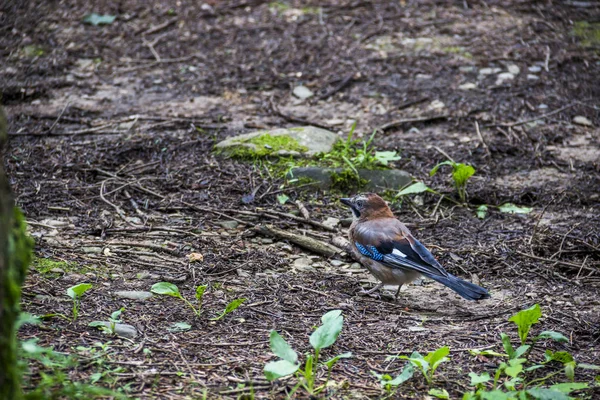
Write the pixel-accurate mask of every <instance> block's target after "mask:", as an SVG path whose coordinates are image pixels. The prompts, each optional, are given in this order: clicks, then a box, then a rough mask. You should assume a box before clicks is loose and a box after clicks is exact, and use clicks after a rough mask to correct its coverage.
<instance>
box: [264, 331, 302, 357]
mask: <svg viewBox="0 0 600 400" xmlns="http://www.w3.org/2000/svg"><path fill="white" fill-rule="evenodd" d="M269 342H270V344H271V351H272V352H273V354H275V355H276V356H277V357H279V358H282V359H284V360H286V361H289V362H290V363H292V364H296V363H297V362H298V353H296V352H295V351H294V349H292V347H291V346H290V345H289V344H288V342H286V341H285V339H284V338H282V337H281V335H279V333H277V331H276V330H272V331H271V334H270V335H269Z"/></svg>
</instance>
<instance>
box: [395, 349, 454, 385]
mask: <svg viewBox="0 0 600 400" xmlns="http://www.w3.org/2000/svg"><path fill="white" fill-rule="evenodd" d="M448 354H450V348H449V347H448V346H444V347H440V348H439V349H437V350H435V351H432V352H429V353H427V355H426V356H424V357H423V356H422V355H421V354H420V353H419V352H417V351H415V352H413V353H412V354H411V355H410V357H409V356H396V357H397V358H400V359H402V360H408V361H409V362H410V363H411V364H412V365H413V367H415V368H416V369H418V370H419V371H421V373H422V374H423V377H424V378H425V380H426V381H427V384H429V385H431V384H432V383H433V375H434V373H435V370H436V369H437V368H438V367H439V366H440V364H441V363H443V362H446V361H448V360H450V358H448V357H447V356H448Z"/></svg>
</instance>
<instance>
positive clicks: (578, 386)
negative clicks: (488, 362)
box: [463, 304, 600, 400]
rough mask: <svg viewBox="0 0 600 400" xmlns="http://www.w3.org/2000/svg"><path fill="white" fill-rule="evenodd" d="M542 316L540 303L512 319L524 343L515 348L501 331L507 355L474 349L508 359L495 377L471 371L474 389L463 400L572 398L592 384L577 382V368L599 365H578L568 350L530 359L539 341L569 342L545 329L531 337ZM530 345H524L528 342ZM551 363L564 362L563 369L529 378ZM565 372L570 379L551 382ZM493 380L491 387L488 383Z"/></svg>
mask: <svg viewBox="0 0 600 400" xmlns="http://www.w3.org/2000/svg"><path fill="white" fill-rule="evenodd" d="M541 316H542V311H541V308H540V306H539V305H538V304H534V305H533V306H532V307H530V308H527V309H525V310H521V311H519V312H518V313H516V314H515V315H513V316H511V317H510V318H509V321H511V322H513V323H514V324H515V325H516V326H517V332H518V336H519V340H520V342H521V345H520V346H519V347H517V348H516V349H515V348H514V347H513V345H512V343H511V339H510V337H509V336H508V335H507V334H505V333H501V334H500V338H501V341H502V346H503V347H504V350H505V352H506V354H502V353H497V352H493V351H487V350H486V351H482V352H474V351H472V352H471V353H472V354H475V355H484V356H495V357H502V358H506V361H502V362H501V363H500V364H499V365H498V368H497V369H496V371H495V373H494V376H493V378H492V377H491V376H490V374H489V373H488V372H484V373H482V374H480V375H479V374H476V373H474V372H471V373H469V376H470V378H471V386H474V387H475V391H470V392H467V393H465V394H464V396H463V400H488V399H493V400H495V399H507V400H508V399H519V400H521V399H523V400H527V399H540V400H545V399H550V400H554V399H557V400H563V399H565V400H566V399H570V398H571V397H569V394H570V393H571V392H574V391H577V390H583V389H587V388H588V387H589V385H588V384H587V383H585V382H574V380H575V369H576V368H582V369H595V370H600V367H598V366H596V365H590V364H583V363H581V364H577V362H576V361H575V359H574V358H573V356H572V355H571V354H570V353H569V352H567V351H552V350H550V349H548V350H546V352H545V360H544V361H543V362H541V363H535V362H532V361H531V360H530V358H529V354H530V353H531V350H532V349H533V347H534V346H535V344H536V343H537V342H538V341H540V340H545V339H550V340H553V341H557V342H568V339H567V338H566V337H565V336H564V335H563V334H561V333H559V332H554V331H543V332H541V333H540V334H539V335H537V336H535V337H533V338H530V336H529V333H530V331H531V327H532V326H533V325H534V324H537V323H538V322H539V319H540V317H541ZM528 339H529V341H530V342H531V344H525V343H526V342H527V341H528ZM551 363H559V364H562V367H563V368H562V370H560V369H559V370H554V371H552V372H550V373H548V374H546V375H544V376H542V377H541V378H534V379H532V378H530V375H531V373H532V372H533V371H536V370H540V369H542V368H546V367H547V365H549V364H551ZM563 372H564V376H565V377H566V378H567V379H568V380H569V382H564V383H552V382H551V380H552V379H553V378H554V377H556V376H558V375H560V374H561V373H563ZM490 382H491V390H488V385H489V384H490Z"/></svg>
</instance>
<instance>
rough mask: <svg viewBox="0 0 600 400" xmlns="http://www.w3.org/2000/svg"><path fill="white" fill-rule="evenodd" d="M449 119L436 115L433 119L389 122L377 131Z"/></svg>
mask: <svg viewBox="0 0 600 400" xmlns="http://www.w3.org/2000/svg"><path fill="white" fill-rule="evenodd" d="M447 118H448V115H435V116H432V117H420V118H406V119H399V120H396V121H392V122H388V123H387V124H383V125H381V126H380V127H379V128H377V129H378V130H380V131H386V130H388V129H391V128H395V127H397V126H400V125H404V124H411V123H415V122H429V121H435V120H438V119H447Z"/></svg>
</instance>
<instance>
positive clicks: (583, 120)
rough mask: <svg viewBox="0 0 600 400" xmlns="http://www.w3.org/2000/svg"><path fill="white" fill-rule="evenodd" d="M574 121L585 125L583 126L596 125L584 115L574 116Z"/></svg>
mask: <svg viewBox="0 0 600 400" xmlns="http://www.w3.org/2000/svg"><path fill="white" fill-rule="evenodd" d="M573 123H574V124H577V125H583V126H594V124H592V121H590V120H589V119H587V118H586V117H584V116H583V115H578V116H576V117H574V118H573Z"/></svg>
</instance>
